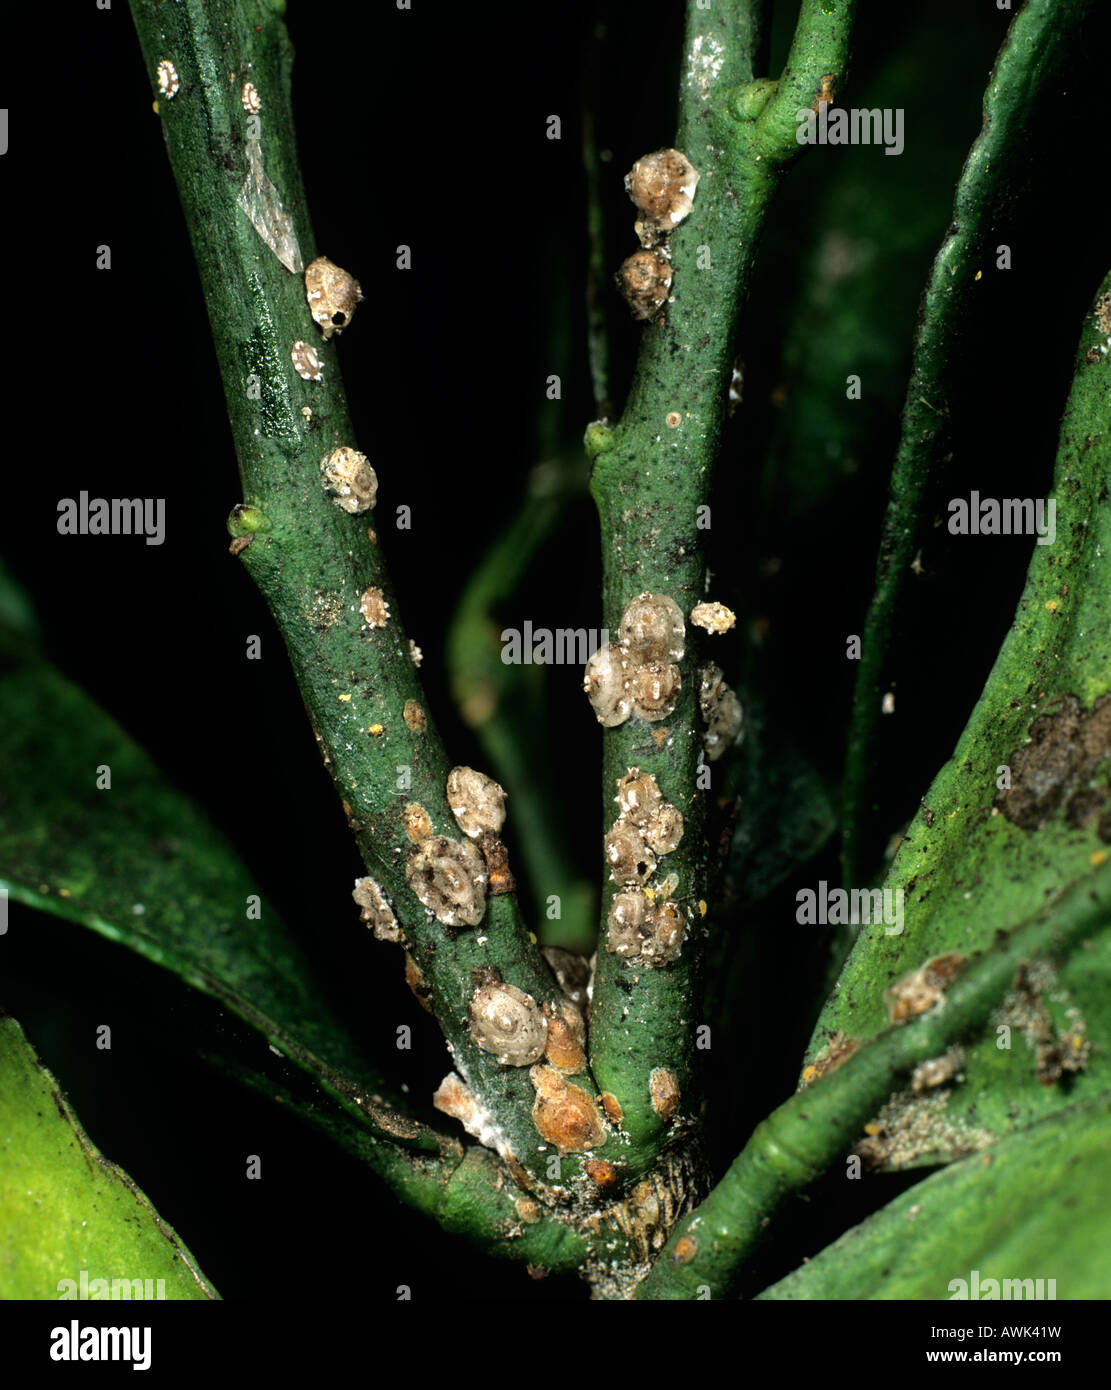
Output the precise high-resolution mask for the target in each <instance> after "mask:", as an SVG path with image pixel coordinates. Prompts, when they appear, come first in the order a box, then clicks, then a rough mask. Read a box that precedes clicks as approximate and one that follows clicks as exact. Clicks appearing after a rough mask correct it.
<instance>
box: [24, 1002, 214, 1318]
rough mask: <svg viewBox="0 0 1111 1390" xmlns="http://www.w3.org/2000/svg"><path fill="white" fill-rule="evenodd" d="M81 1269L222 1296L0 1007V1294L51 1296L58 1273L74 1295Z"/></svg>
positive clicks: (168, 1291) (175, 1292)
mask: <svg viewBox="0 0 1111 1390" xmlns="http://www.w3.org/2000/svg"><path fill="white" fill-rule="evenodd" d="M82 1272H84V1273H85V1274H86V1276H87V1278H88V1280H89V1281H92V1280H94V1279H109V1280H111V1279H127V1280H134V1279H143V1280H148V1279H149V1280H159V1279H161V1280H164V1281H165V1297H166V1298H167V1299H193V1298H198V1299H206V1298H207V1299H211V1298H219V1294H218V1293H217V1292H216V1290H215V1289H214V1288H213V1287H212V1285H211V1284H210V1283H209V1281H208V1280H207V1279H206V1278H205V1276H204V1275H203V1274H202V1273H201V1270H200V1268H199V1267H198V1265H197V1261H196V1260H195V1259H194V1257H193V1255H192V1254H191V1253H190V1252H189V1250H188V1249H187V1248H186V1246H185V1245H184V1244H183V1242H182V1241H181V1240H180V1239H179V1237H178V1236H177V1235H176V1234H175V1233H174V1231H173V1230H172V1229H171V1228H170V1227H169V1226H168V1225H167V1224H166V1222H165V1221H164V1220H163V1219H162V1217H160V1216H159V1214H158V1213H157V1212H156V1211H155V1209H154V1207H153V1206H151V1204H150V1201H149V1200H148V1199H147V1197H146V1196H144V1194H143V1193H142V1192H141V1191H140V1190H139V1188H138V1187H136V1186H135V1184H134V1183H133V1182H132V1181H131V1179H130V1178H129V1177H128V1176H127V1174H126V1173H125V1172H124V1171H123V1170H122V1169H121V1168H117V1167H116V1165H115V1164H114V1163H111V1162H110V1161H109V1160H108V1159H106V1158H105V1157H104V1156H103V1155H102V1154H101V1153H100V1152H99V1150H98V1149H97V1148H96V1147H95V1146H94V1144H93V1143H92V1141H91V1140H90V1139H89V1136H88V1135H87V1134H86V1133H85V1131H84V1130H83V1129H82V1128H81V1126H80V1124H79V1123H78V1120H77V1117H76V1115H74V1113H73V1111H72V1110H71V1109H70V1108H69V1106H68V1105H67V1104H66V1101H65V1097H64V1096H63V1095H62V1093H61V1091H60V1090H59V1088H58V1083H57V1082H56V1081H55V1080H54V1078H53V1077H52V1076H51V1075H50V1073H49V1072H48V1071H47V1070H46V1068H45V1067H43V1066H42V1065H41V1064H40V1062H39V1060H38V1058H37V1057H36V1056H35V1053H34V1051H33V1049H32V1048H31V1045H30V1044H29V1043H28V1041H27V1039H26V1038H25V1037H24V1035H23V1030H22V1029H21V1028H20V1026H19V1024H18V1023H17V1022H16V1021H15V1019H14V1018H11V1017H9V1016H8V1015H7V1014H0V1298H2V1299H13V1298H26V1299H31V1298H34V1299H56V1298H57V1297H58V1296H59V1293H60V1292H62V1291H63V1290H60V1289H59V1282H60V1281H61V1280H63V1279H70V1280H73V1281H74V1290H73V1294H74V1296H75V1297H76V1296H77V1292H76V1291H77V1287H78V1284H79V1281H80V1278H81V1275H82ZM155 1289H157V1285H156V1286H155ZM67 1291H68V1290H67ZM129 1296H130V1295H129Z"/></svg>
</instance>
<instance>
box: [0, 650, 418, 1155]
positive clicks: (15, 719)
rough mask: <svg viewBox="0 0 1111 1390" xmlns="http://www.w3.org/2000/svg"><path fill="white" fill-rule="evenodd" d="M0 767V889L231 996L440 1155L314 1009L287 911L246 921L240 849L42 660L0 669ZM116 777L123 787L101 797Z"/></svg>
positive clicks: (248, 889)
mask: <svg viewBox="0 0 1111 1390" xmlns="http://www.w3.org/2000/svg"><path fill="white" fill-rule="evenodd" d="M0 766H2V767H3V768H4V769H5V772H6V774H7V775H6V777H5V779H4V783H3V785H2V786H0V889H3V888H6V889H7V890H8V892H9V894H10V895H11V897H12V898H13V899H14V900H16V901H19V902H23V903H26V904H28V905H29V906H31V907H37V908H41V909H43V910H45V911H47V912H51V913H54V914H56V915H57V916H59V917H64V918H67V919H68V920H70V921H73V922H78V923H81V924H82V925H83V926H86V927H90V928H92V930H94V931H96V932H99V933H100V934H101V935H102V936H105V937H107V938H108V939H109V940H110V941H114V942H117V943H119V944H120V945H123V946H126V947H128V948H129V949H130V950H132V951H135V952H137V953H138V954H139V955H141V956H144V957H145V958H146V959H148V960H150V961H153V962H154V963H155V964H157V965H160V966H162V967H163V968H164V969H167V970H170V971H172V972H173V973H174V974H175V975H178V976H179V977H180V978H181V979H182V980H184V981H185V982H186V983H187V984H189V985H191V986H193V987H194V988H196V989H199V990H202V991H203V992H204V993H206V994H209V995H211V996H212V997H214V998H216V999H218V1000H219V1001H220V1002H221V1003H222V1004H223V1005H224V1006H225V1007H226V1008H228V1009H230V1010H231V1011H232V1012H233V1013H235V1014H237V1015H238V1016H239V1017H240V1018H242V1019H244V1020H245V1021H246V1022H247V1023H249V1024H251V1025H252V1026H253V1027H254V1028H257V1029H258V1031H259V1032H260V1033H261V1034H262V1035H263V1036H264V1037H265V1039H266V1040H267V1042H268V1043H269V1044H270V1045H271V1047H273V1048H274V1049H276V1050H277V1051H278V1052H279V1053H281V1054H283V1055H284V1056H286V1057H288V1058H290V1060H291V1061H293V1062H294V1063H295V1064H296V1065H297V1066H299V1067H300V1068H302V1069H303V1070H304V1071H305V1072H307V1073H309V1075H310V1076H312V1077H313V1078H314V1079H315V1080H316V1081H317V1082H318V1083H319V1084H320V1086H321V1087H322V1088H323V1090H324V1091H325V1093H326V1094H327V1095H328V1096H329V1097H330V1098H331V1100H332V1101H333V1102H334V1103H336V1104H338V1105H339V1106H340V1107H341V1108H342V1109H343V1110H344V1111H345V1112H346V1113H347V1114H348V1115H353V1116H356V1117H357V1119H358V1121H359V1122H360V1123H362V1124H365V1125H368V1126H370V1127H371V1128H373V1129H376V1130H377V1131H378V1132H380V1133H382V1134H385V1135H388V1136H389V1137H390V1138H391V1139H395V1140H400V1141H402V1142H403V1143H405V1144H407V1145H409V1146H412V1147H415V1148H418V1149H425V1150H436V1149H438V1148H440V1147H441V1144H442V1142H443V1141H441V1140H440V1139H439V1137H438V1136H437V1135H436V1134H435V1133H434V1132H433V1131H432V1130H429V1129H427V1128H426V1127H425V1126H423V1125H421V1124H419V1123H418V1122H417V1121H414V1120H410V1119H408V1118H407V1117H404V1116H402V1115H400V1114H397V1113H395V1112H394V1111H393V1110H392V1109H391V1108H390V1105H389V1104H387V1103H386V1102H385V1101H384V1100H383V1095H384V1091H383V1086H382V1083H381V1081H380V1079H379V1078H378V1076H377V1074H376V1073H375V1072H374V1071H373V1069H372V1068H371V1067H370V1066H369V1065H368V1064H367V1062H366V1060H365V1059H364V1058H363V1057H362V1056H361V1054H360V1052H359V1050H358V1048H357V1047H356V1046H355V1044H354V1042H353V1041H352V1039H351V1038H350V1036H349V1034H348V1033H347V1032H346V1030H345V1029H344V1028H343V1026H342V1025H341V1024H340V1023H339V1022H338V1021H337V1020H336V1019H335V1018H334V1017H332V1016H331V1015H330V1014H329V1013H328V1012H327V1010H326V1009H325V1008H324V1007H323V1006H322V1005H321V1003H320V1001H319V999H318V998H317V997H316V996H315V994H314V992H313V987H312V978H311V972H310V969H309V966H308V964H307V962H306V961H305V959H304V957H303V955H302V953H301V952H300V950H299V949H298V947H297V945H296V943H295V942H294V940H293V939H292V937H291V935H290V933H289V931H288V930H287V928H286V927H285V926H284V925H283V924H282V922H281V921H280V919H279V918H278V916H277V914H276V913H275V911H274V909H273V908H272V907H271V906H270V905H269V904H268V903H267V902H266V901H265V900H262V902H261V916H260V917H259V918H258V919H257V920H249V919H248V917H247V899H248V897H249V896H250V895H252V894H256V893H257V891H258V890H257V884H256V883H255V882H254V880H253V878H252V876H251V874H250V872H249V870H248V869H247V868H246V866H245V865H244V864H243V863H242V862H241V861H240V860H239V858H238V856H237V855H236V854H235V852H234V850H233V849H232V848H231V847H230V846H229V845H228V844H227V842H226V841H225V840H224V839H223V837H222V836H220V835H219V834H218V833H217V831H216V830H215V829H214V828H213V827H212V825H211V824H210V823H209V821H208V820H207V819H206V817H205V816H204V815H203V813H202V812H201V811H200V810H199V809H198V808H197V807H196V806H195V805H194V804H193V803H192V802H191V801H190V800H189V799H188V798H187V797H185V796H183V795H182V794H181V793H180V792H178V791H176V790H175V789H174V788H173V787H172V786H170V785H169V784H168V783H167V781H166V779H165V778H164V777H163V776H162V775H161V773H160V772H159V771H158V768H157V767H156V766H155V764H154V763H153V762H152V760H151V759H150V758H149V757H148V756H147V754H146V753H145V752H144V751H143V750H142V749H141V748H140V747H139V746H138V745H137V744H136V743H135V742H134V741H133V740H132V739H130V738H129V737H128V735H127V734H126V733H125V732H124V731H123V730H122V729H121V728H120V727H119V725H118V724H116V722H115V721H114V720H113V719H111V718H110V717H109V716H108V715H107V714H106V713H105V712H104V711H103V710H101V709H100V708H99V707H98V706H97V705H96V704H94V703H93V701H92V700H90V699H89V698H88V697H87V696H86V695H85V694H84V693H83V692H82V691H81V690H79V689H78V688H77V687H76V686H75V685H73V684H72V683H71V682H70V681H69V680H67V679H66V678H65V677H64V676H62V675H61V674H60V673H59V672H58V671H57V670H55V669H54V668H53V667H52V666H50V665H49V664H48V663H46V662H45V661H42V660H39V659H37V658H34V657H28V658H26V659H24V660H22V661H18V662H15V663H14V664H12V663H9V664H6V665H5V664H0ZM103 767H107V768H109V769H110V775H111V786H110V787H108V788H105V789H103V790H98V788H97V779H98V771H97V770H98V768H103ZM352 911H353V912H354V909H352ZM391 1104H392V1101H391Z"/></svg>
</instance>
